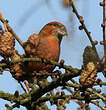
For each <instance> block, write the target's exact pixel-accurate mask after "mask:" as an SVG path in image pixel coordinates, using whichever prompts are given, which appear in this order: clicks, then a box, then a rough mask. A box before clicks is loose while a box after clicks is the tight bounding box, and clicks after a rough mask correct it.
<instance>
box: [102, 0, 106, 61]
mask: <svg viewBox="0 0 106 110" xmlns="http://www.w3.org/2000/svg"><path fill="white" fill-rule="evenodd" d="M103 4H104V5H103V26H102V27H103V42H104V57H105V62H106V33H105V31H106V28H105V22H106V16H105V12H106V10H105V0H103Z"/></svg>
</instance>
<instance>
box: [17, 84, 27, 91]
mask: <svg viewBox="0 0 106 110" xmlns="http://www.w3.org/2000/svg"><path fill="white" fill-rule="evenodd" d="M19 84H20V86H21V87H22V89H23V90H24V92H25V93H27V92H26V90H25V88H24V86H23V85H22V83H21V82H19Z"/></svg>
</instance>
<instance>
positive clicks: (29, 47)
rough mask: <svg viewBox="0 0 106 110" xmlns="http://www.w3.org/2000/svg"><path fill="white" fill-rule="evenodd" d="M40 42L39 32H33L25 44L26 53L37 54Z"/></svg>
mask: <svg viewBox="0 0 106 110" xmlns="http://www.w3.org/2000/svg"><path fill="white" fill-rule="evenodd" d="M38 44H39V36H38V34H35V33H34V34H32V35H31V36H30V37H29V38H28V40H27V41H26V42H25V43H24V44H23V46H24V49H25V52H26V54H29V55H31V54H36V47H37V46H38Z"/></svg>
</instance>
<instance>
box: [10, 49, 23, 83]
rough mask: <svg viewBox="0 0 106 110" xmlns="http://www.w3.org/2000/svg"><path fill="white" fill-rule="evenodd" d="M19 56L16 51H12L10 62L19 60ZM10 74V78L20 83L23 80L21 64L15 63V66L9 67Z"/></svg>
mask: <svg viewBox="0 0 106 110" xmlns="http://www.w3.org/2000/svg"><path fill="white" fill-rule="evenodd" d="M20 58H21V56H20V55H19V54H18V52H17V51H16V50H14V51H13V55H12V57H11V60H18V59H20ZM10 72H11V74H12V76H13V77H14V78H15V79H16V80H18V81H21V80H23V74H22V63H21V62H20V63H16V64H13V65H12V66H11V67H10Z"/></svg>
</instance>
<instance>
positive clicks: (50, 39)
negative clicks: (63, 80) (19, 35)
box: [24, 22, 67, 73]
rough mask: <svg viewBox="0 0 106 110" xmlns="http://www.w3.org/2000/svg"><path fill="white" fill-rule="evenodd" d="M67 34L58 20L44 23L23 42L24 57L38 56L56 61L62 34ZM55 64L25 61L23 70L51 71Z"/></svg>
mask: <svg viewBox="0 0 106 110" xmlns="http://www.w3.org/2000/svg"><path fill="white" fill-rule="evenodd" d="M65 35H67V31H66V28H65V26H64V25H63V24H61V23H59V22H50V23H48V24H46V25H45V26H44V27H43V28H42V29H41V31H40V32H39V34H33V35H31V36H30V37H29V39H28V40H27V42H25V43H24V49H25V53H26V55H25V57H38V58H44V59H46V60H54V61H58V60H59V56H60V44H61V41H62V38H63V36H65ZM54 68H55V66H51V65H49V64H44V63H41V62H27V63H26V65H25V71H26V72H28V73H30V72H33V71H37V72H39V71H42V70H46V71H47V72H52V71H53V69H54Z"/></svg>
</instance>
